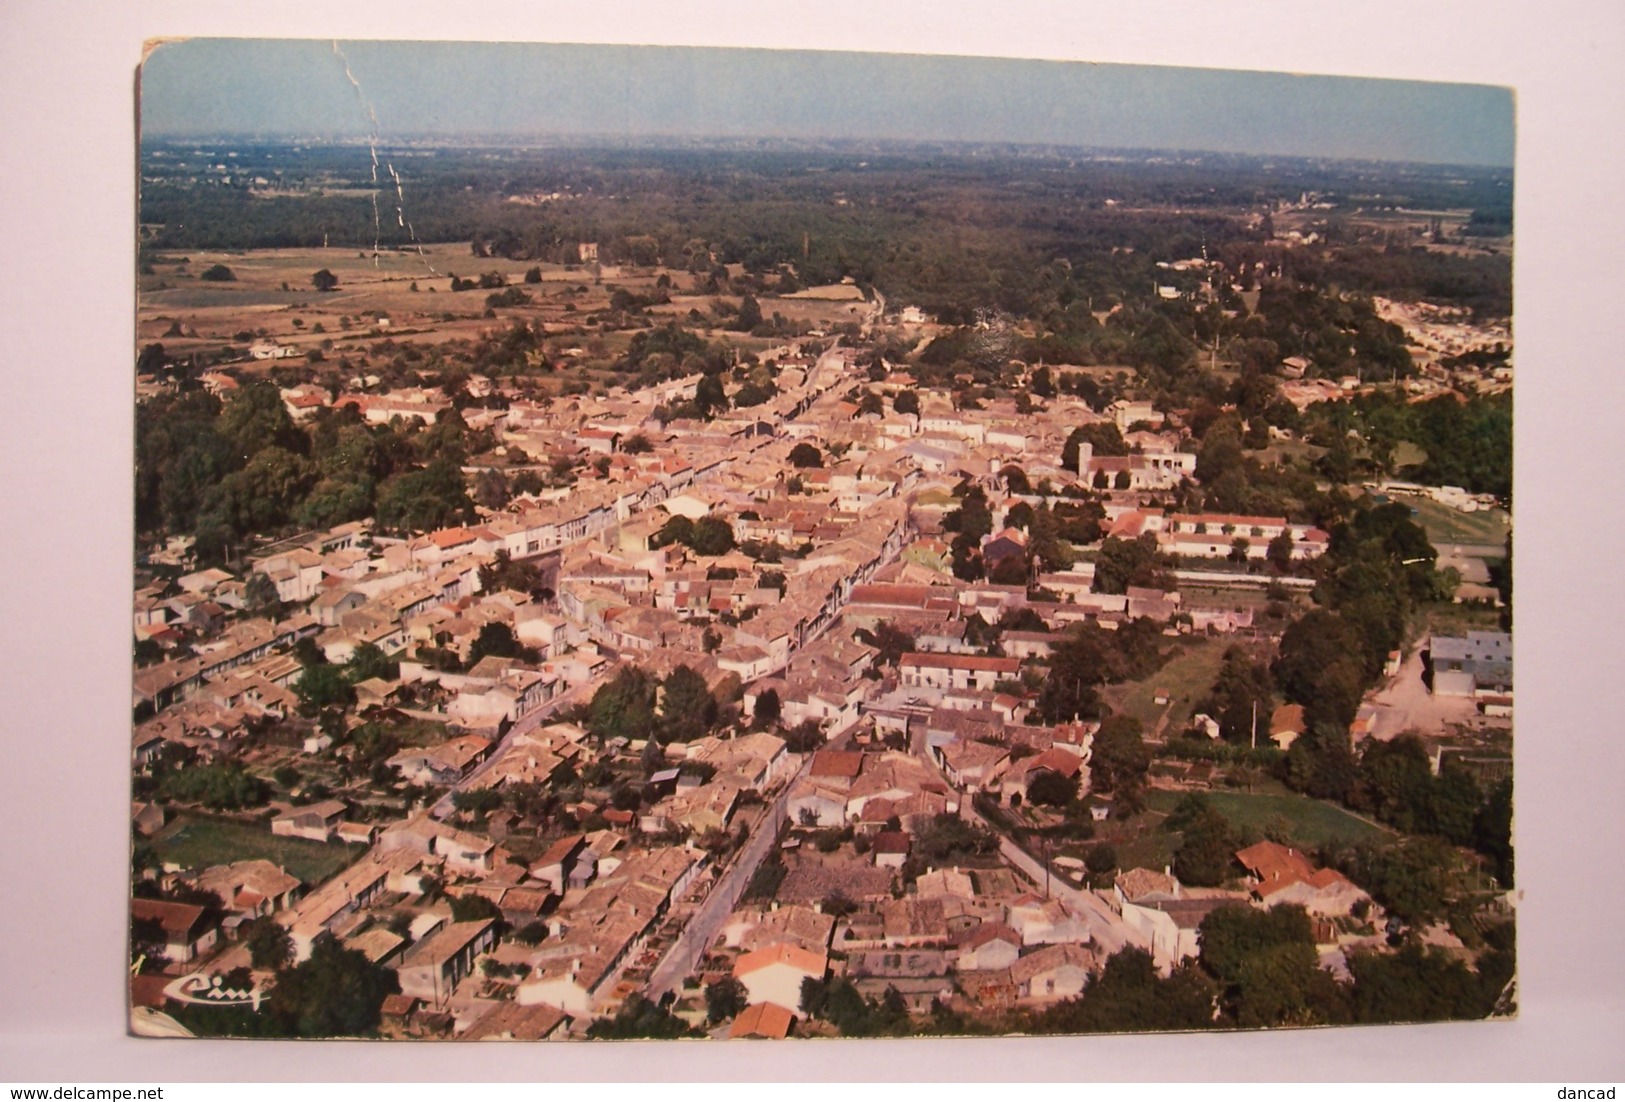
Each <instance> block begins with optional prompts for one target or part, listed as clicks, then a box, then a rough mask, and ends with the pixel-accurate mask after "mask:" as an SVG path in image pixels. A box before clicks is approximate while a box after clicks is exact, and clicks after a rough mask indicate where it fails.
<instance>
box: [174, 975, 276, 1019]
mask: <svg viewBox="0 0 1625 1102" xmlns="http://www.w3.org/2000/svg"><path fill="white" fill-rule="evenodd" d="M164 995H165V997H166V998H171V999H174V1000H176V1001H177V1002H183V1003H191V1004H192V1005H193V1006H246V1007H250V1008H252V1009H253V1010H256V1011H257V1010H259V1008H260V1003H262V1002H264V1001H265V998H266V995H265V992H263V991H261V990H260V989H259V987H257V986H255V987H251V988H247V989H244V988H241V987H227V986H226V983H225V980H224V979H223V978H222V977H220V976H217V975H216V976H209V975H204V974H203V973H202V972H193V973H192V974H191V975H189V976H182V977H181V978H180V979H178V980H176V981H175V982H174V983H172V984H170V985H169V986H168V987H166V988H164Z"/></svg>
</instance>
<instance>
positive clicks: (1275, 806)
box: [1125, 790, 1388, 867]
mask: <svg viewBox="0 0 1625 1102" xmlns="http://www.w3.org/2000/svg"><path fill="white" fill-rule="evenodd" d="M1184 795H1185V794H1184V793H1181V792H1168V791H1160V790H1159V791H1151V792H1148V793H1146V798H1145V802H1146V806H1147V807H1148V808H1151V809H1153V810H1156V811H1162V812H1169V811H1172V810H1173V809H1174V807H1175V806H1176V805H1177V804H1178V803H1179V801H1180V800H1182V799H1183V798H1184ZM1205 795H1206V796H1207V798H1208V801H1209V802H1210V803H1212V805H1213V807H1214V809H1215V810H1217V811H1218V812H1219V813H1220V814H1222V815H1223V816H1224V817H1225V818H1226V819H1229V820H1230V821H1231V822H1232V823H1233V824H1235V825H1236V826H1237V827H1240V828H1242V829H1247V828H1251V829H1252V830H1253V831H1254V832H1255V833H1259V834H1262V833H1263V831H1264V827H1265V826H1266V825H1267V824H1268V823H1270V822H1271V821H1272V820H1276V819H1279V820H1283V821H1285V822H1286V823H1287V824H1288V826H1289V829H1290V830H1291V832H1292V839H1293V841H1295V842H1297V843H1298V844H1299V845H1301V846H1303V847H1305V848H1313V847H1317V846H1319V845H1320V844H1321V843H1323V842H1334V843H1338V844H1344V845H1352V844H1354V843H1358V842H1365V841H1370V840H1372V839H1377V838H1385V837H1388V832H1387V831H1385V830H1383V829H1382V828H1381V827H1375V826H1372V825H1371V824H1370V823H1367V822H1365V821H1363V820H1361V819H1356V818H1355V817H1354V816H1352V815H1350V814H1349V813H1348V812H1346V811H1344V810H1343V809H1342V808H1339V807H1336V806H1334V805H1332V804H1329V803H1325V802H1323V801H1321V800H1312V799H1310V798H1309V797H1307V796H1297V795H1265V794H1262V793H1260V794H1255V795H1250V794H1248V793H1245V792H1209V793H1206V794H1205ZM1125 867H1127V866H1125Z"/></svg>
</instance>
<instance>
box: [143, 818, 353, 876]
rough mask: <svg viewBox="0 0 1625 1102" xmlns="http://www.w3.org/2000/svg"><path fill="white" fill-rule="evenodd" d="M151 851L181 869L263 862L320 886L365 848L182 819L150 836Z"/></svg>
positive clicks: (253, 828)
mask: <svg viewBox="0 0 1625 1102" xmlns="http://www.w3.org/2000/svg"><path fill="white" fill-rule="evenodd" d="M152 848H153V851H154V852H155V853H157V855H158V859H159V860H160V861H163V862H164V863H166V864H173V865H180V866H181V867H183V868H207V867H208V866H210V865H226V864H230V863H231V862H233V861H252V860H255V859H263V860H266V861H272V862H274V863H276V864H278V865H281V866H282V867H283V868H285V869H287V870H288V871H289V872H290V873H292V874H293V875H294V876H297V877H298V878H299V879H301V880H303V881H304V882H305V883H306V884H319V883H321V882H322V881H323V880H326V879H327V878H328V877H330V876H332V875H333V874H334V873H336V872H338V871H339V870H340V869H342V868H344V867H345V866H346V865H349V864H350V863H351V862H352V861H354V860H355V859H356V858H357V857H358V856H360V854H361V851H362V849H363V848H364V847H361V846H353V845H346V844H343V843H339V842H330V843H322V842H312V841H308V840H307V839H304V838H284V837H279V836H278V835H275V834H272V833H271V832H270V831H269V830H263V829H260V828H257V827H251V826H247V825H245V824H242V823H233V822H228V821H225V820H222V819H194V818H188V817H186V816H182V817H181V818H179V819H176V820H175V821H174V822H173V823H170V824H169V825H168V826H166V827H165V828H164V829H163V830H162V831H160V832H159V833H158V834H156V835H154V836H153V840H152Z"/></svg>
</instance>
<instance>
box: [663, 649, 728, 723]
mask: <svg viewBox="0 0 1625 1102" xmlns="http://www.w3.org/2000/svg"><path fill="white" fill-rule="evenodd" d="M716 719H717V702H716V699H715V698H714V697H713V696H712V695H711V689H710V687H709V686H707V685H706V683H705V678H703V677H701V676H700V675H699V674H697V673H695V672H694V671H693V670H691V669H689V668H688V666H686V665H681V666H678V667H677V668H676V669H674V670H672V671H671V673H669V674H667V675H666V680H665V681H664V682H662V683H661V686H660V728H661V731H662V733H663V734H664V736H665V740H666V741H667V742H693V741H694V740H695V739H697V738H700V737H701V736H702V735H705V734H708V733H709V732H710V730H711V728H712V726H713V725H714V724H715V723H716Z"/></svg>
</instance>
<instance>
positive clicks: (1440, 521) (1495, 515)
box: [1394, 494, 1512, 546]
mask: <svg viewBox="0 0 1625 1102" xmlns="http://www.w3.org/2000/svg"><path fill="white" fill-rule="evenodd" d="M1394 500H1396V501H1401V502H1404V503H1405V504H1406V505H1409V506H1410V507H1411V508H1413V509H1415V510H1416V521H1417V523H1419V524H1420V525H1421V526H1422V527H1423V528H1424V529H1426V530H1427V534H1428V539H1430V540H1432V541H1433V542H1434V543H1436V544H1438V543H1488V544H1494V545H1496V546H1501V545H1502V544H1505V543H1506V538H1507V531H1508V530H1509V529H1510V528H1511V527H1512V525H1511V521H1510V519H1509V518H1508V517H1507V514H1506V511H1505V510H1504V509H1483V510H1480V511H1479V512H1476V513H1463V512H1460V511H1458V510H1456V509H1452V508H1450V507H1449V506H1448V505H1440V504H1439V503H1438V502H1436V501H1430V500H1429V499H1427V498H1425V497H1412V496H1410V495H1409V494H1407V495H1405V496H1403V497H1398V498H1395V499H1394Z"/></svg>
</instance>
